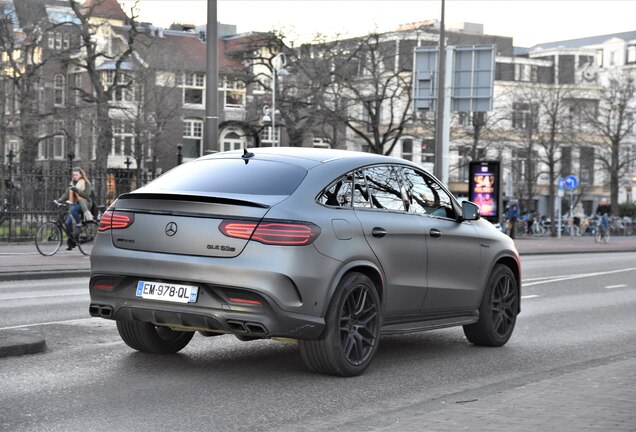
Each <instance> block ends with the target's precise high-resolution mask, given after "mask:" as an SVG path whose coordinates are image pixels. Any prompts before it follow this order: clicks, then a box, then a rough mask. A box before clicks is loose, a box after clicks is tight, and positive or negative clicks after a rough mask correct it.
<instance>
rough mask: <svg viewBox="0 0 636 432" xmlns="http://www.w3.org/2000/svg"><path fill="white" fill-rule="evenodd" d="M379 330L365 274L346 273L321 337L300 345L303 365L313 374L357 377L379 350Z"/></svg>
mask: <svg viewBox="0 0 636 432" xmlns="http://www.w3.org/2000/svg"><path fill="white" fill-rule="evenodd" d="M381 326H382V316H381V314H380V298H379V297H378V293H377V290H376V287H375V285H374V284H373V282H372V281H371V279H369V278H368V277H367V276H365V275H364V274H361V273H349V274H348V275H346V276H345V277H344V278H343V279H342V280H341V281H340V283H339V284H338V287H337V288H336V292H335V294H334V297H333V299H332V301H331V304H330V305H329V309H328V310H327V314H326V316H325V331H324V333H323V335H322V337H321V338H320V339H318V340H306V341H305V340H301V341H299V349H300V354H301V356H302V359H303V362H304V363H305V365H306V366H307V368H309V369H310V370H312V371H314V372H319V373H324V374H332V375H339V376H355V375H359V374H361V373H362V372H364V370H365V369H366V368H367V367H368V366H369V365H370V364H371V361H372V360H373V356H374V354H375V352H376V350H377V349H378V345H379V342H380V329H381Z"/></svg>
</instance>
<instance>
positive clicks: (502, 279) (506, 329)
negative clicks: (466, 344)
mask: <svg viewBox="0 0 636 432" xmlns="http://www.w3.org/2000/svg"><path fill="white" fill-rule="evenodd" d="M518 313H519V289H518V287H517V279H516V278H515V275H514V274H513V273H512V270H510V268H508V267H507V266H505V265H502V264H497V265H496V266H495V268H494V269H493V271H492V273H491V275H490V278H489V279H488V285H487V286H486V292H485V294H484V298H483V300H482V303H481V306H480V307H479V321H477V322H476V323H475V324H470V325H465V326H464V334H465V335H466V338H467V339H468V340H469V341H470V342H472V343H473V344H475V345H482V346H491V347H498V346H502V345H504V344H505V343H506V342H508V340H509V339H510V337H511V336H512V331H513V330H514V328H515V324H516V322H517V314H518Z"/></svg>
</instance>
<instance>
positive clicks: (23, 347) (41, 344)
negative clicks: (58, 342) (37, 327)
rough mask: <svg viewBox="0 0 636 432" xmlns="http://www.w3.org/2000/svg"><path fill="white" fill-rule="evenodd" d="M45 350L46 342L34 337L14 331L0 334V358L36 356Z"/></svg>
mask: <svg viewBox="0 0 636 432" xmlns="http://www.w3.org/2000/svg"><path fill="white" fill-rule="evenodd" d="M45 349H46V341H45V340H44V339H43V338H42V337H40V336H35V335H30V334H26V333H19V332H15V331H6V330H5V331H3V332H0V358H2V357H13V356H21V355H26V354H37V353H40V352H42V351H44V350H45Z"/></svg>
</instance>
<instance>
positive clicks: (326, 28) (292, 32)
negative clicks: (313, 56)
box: [127, 0, 636, 46]
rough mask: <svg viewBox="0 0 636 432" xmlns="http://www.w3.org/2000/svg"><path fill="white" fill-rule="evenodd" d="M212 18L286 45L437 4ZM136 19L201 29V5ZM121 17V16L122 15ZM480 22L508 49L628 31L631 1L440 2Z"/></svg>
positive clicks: (275, 4)
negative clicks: (278, 37) (281, 38)
mask: <svg viewBox="0 0 636 432" xmlns="http://www.w3.org/2000/svg"><path fill="white" fill-rule="evenodd" d="M217 4H218V7H217V16H218V20H219V21H220V22H222V23H224V24H235V25H236V26H237V27H238V28H237V30H238V32H239V33H242V32H247V31H269V30H273V29H275V30H283V31H284V34H286V35H289V39H290V40H295V41H298V42H302V41H307V40H310V39H311V38H312V37H313V35H315V34H316V33H323V34H327V35H330V34H334V33H340V34H345V35H347V36H355V35H361V34H365V33H368V32H369V31H373V30H379V31H389V30H394V29H396V28H397V26H398V25H399V24H405V23H410V22H416V21H424V20H428V19H439V18H440V10H441V0H405V1H404V0H321V1H316V0H282V1H281V0H218V1H217ZM141 8H142V9H141V16H140V19H141V20H142V21H149V22H152V23H154V24H155V25H158V26H163V27H168V26H169V25H170V24H171V23H172V22H187V23H192V24H197V25H198V24H205V21H206V17H207V12H206V10H207V9H206V8H207V1H206V0H141ZM127 12H128V11H127ZM462 21H465V22H473V23H480V24H484V32H485V33H486V34H493V35H499V36H511V37H513V38H514V43H515V45H516V46H532V45H536V44H539V43H544V42H551V41H557V40H565V39H575V38H580V37H586V36H597V35H602V34H609V33H619V32H624V31H636V1H634V0H622V1H612V0H494V1H493V0H488V1H480V0H446V22H447V23H448V24H450V23H453V22H462Z"/></svg>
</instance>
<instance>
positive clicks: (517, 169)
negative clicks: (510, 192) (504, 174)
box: [511, 149, 537, 183]
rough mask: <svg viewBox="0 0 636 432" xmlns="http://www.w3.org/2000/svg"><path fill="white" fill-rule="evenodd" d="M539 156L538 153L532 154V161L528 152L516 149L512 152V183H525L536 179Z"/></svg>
mask: <svg viewBox="0 0 636 432" xmlns="http://www.w3.org/2000/svg"><path fill="white" fill-rule="evenodd" d="M536 161H537V155H536V152H533V153H532V159H530V157H529V154H528V150H526V149H515V150H513V151H512V161H511V163H512V167H511V168H512V169H511V171H512V181H513V182H515V183H517V182H525V181H527V180H528V179H534V177H535V176H534V174H535V172H536V167H535V164H536Z"/></svg>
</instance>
